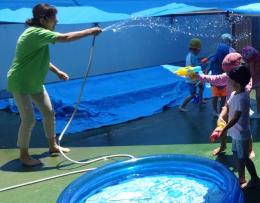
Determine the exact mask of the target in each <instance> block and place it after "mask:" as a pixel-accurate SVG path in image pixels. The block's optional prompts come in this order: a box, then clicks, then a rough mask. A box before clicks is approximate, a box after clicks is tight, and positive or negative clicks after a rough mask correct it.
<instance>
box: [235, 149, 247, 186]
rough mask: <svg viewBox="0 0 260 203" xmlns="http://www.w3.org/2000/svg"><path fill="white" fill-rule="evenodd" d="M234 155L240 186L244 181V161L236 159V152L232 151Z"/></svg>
mask: <svg viewBox="0 0 260 203" xmlns="http://www.w3.org/2000/svg"><path fill="white" fill-rule="evenodd" d="M234 157H235V160H236V164H237V172H238V179H239V183H240V185H241V186H242V185H243V184H245V183H246V177H245V164H244V161H243V160H241V159H238V157H237V154H236V152H234Z"/></svg>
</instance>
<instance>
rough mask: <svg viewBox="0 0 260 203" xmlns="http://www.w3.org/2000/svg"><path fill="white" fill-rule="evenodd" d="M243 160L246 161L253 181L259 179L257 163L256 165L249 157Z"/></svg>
mask: <svg viewBox="0 0 260 203" xmlns="http://www.w3.org/2000/svg"><path fill="white" fill-rule="evenodd" d="M243 161H244V164H245V166H246V169H247V170H248V172H249V174H250V176H251V180H252V181H253V182H257V181H259V177H258V175H257V173H256V169H255V165H254V163H253V161H252V160H251V159H249V157H248V158H245V159H243Z"/></svg>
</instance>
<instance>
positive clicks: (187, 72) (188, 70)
mask: <svg viewBox="0 0 260 203" xmlns="http://www.w3.org/2000/svg"><path fill="white" fill-rule="evenodd" d="M200 70H201V67H200V66H196V67H192V66H186V67H182V68H179V69H178V70H176V71H175V74H177V75H178V76H182V77H190V78H191V79H194V80H195V79H196V78H195V73H196V72H199V71H200Z"/></svg>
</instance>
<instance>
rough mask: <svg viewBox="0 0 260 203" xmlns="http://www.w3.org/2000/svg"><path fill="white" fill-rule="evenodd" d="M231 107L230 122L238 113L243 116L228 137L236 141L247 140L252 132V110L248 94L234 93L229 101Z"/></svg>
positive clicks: (231, 129) (229, 131) (229, 130)
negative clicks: (250, 112)
mask: <svg viewBox="0 0 260 203" xmlns="http://www.w3.org/2000/svg"><path fill="white" fill-rule="evenodd" d="M227 104H228V106H229V113H228V120H231V118H233V116H234V114H235V112H236V111H240V112H241V116H240V118H239V120H238V122H237V123H236V124H235V125H234V126H232V127H231V128H229V129H228V136H231V137H232V138H233V139H236V140H247V139H249V138H250V137H251V131H250V119H249V109H250V98H249V94H248V93H247V92H241V93H239V94H235V92H232V94H231V96H230V98H229V100H228V101H227Z"/></svg>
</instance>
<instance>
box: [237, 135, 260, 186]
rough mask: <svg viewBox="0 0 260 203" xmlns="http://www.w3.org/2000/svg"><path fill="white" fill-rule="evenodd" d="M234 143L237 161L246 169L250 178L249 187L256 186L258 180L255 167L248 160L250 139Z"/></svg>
mask: <svg viewBox="0 0 260 203" xmlns="http://www.w3.org/2000/svg"><path fill="white" fill-rule="evenodd" d="M236 143H237V158H238V160H239V163H240V164H241V165H242V166H243V165H245V167H246V168H247V170H248V172H249V174H250V176H251V185H252V186H253V185H255V184H258V183H259V182H260V180H259V177H258V175H257V173H256V169H255V165H254V163H253V161H252V160H251V159H250V158H249V146H250V139H248V140H238V141H237V142H236ZM242 162H243V163H242ZM244 186H246V185H244Z"/></svg>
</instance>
